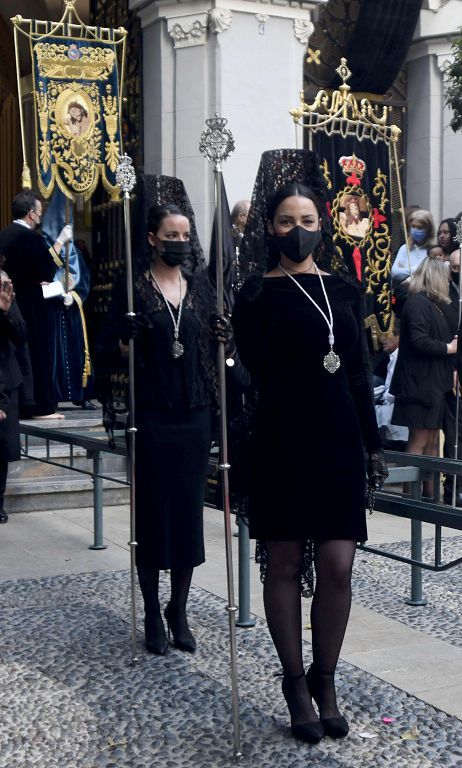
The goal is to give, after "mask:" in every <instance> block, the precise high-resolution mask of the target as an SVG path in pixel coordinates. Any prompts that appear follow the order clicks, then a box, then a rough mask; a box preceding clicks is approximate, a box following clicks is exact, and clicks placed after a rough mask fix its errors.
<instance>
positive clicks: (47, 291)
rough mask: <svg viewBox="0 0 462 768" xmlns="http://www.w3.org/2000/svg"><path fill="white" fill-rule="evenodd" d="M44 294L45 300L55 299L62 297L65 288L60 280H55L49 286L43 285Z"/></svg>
mask: <svg viewBox="0 0 462 768" xmlns="http://www.w3.org/2000/svg"><path fill="white" fill-rule="evenodd" d="M42 293H43V298H44V299H53V298H54V297H55V296H62V295H63V293H64V288H63V286H62V284H61V283H60V282H59V281H58V280H55V281H54V282H53V283H48V285H42Z"/></svg>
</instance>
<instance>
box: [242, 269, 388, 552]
mask: <svg viewBox="0 0 462 768" xmlns="http://www.w3.org/2000/svg"><path fill="white" fill-rule="evenodd" d="M297 280H298V281H299V282H300V284H301V285H303V288H304V289H305V290H306V291H307V292H308V293H309V294H310V295H311V296H312V297H313V299H314V300H315V301H316V302H317V303H318V304H319V305H320V307H321V308H322V309H323V310H324V312H325V313H326V314H327V311H326V302H325V299H324V296H323V293H322V288H321V284H320V280H319V278H318V276H317V275H316V274H306V275H301V276H298V277H297ZM323 280H324V285H325V287H326V291H327V295H328V297H329V301H330V305H331V308H332V313H333V317H334V334H335V351H336V352H337V354H338V355H340V358H341V367H340V369H339V370H338V371H337V372H336V373H334V374H331V373H328V371H326V370H325V368H324V367H323V357H324V355H326V354H327V352H328V351H329V343H328V329H327V325H326V323H325V321H324V319H323V318H322V316H321V315H320V314H319V312H318V311H317V310H316V309H315V307H313V305H312V304H311V302H310V301H309V300H308V298H307V297H306V296H304V295H303V293H302V292H301V291H300V290H299V289H298V288H297V286H296V285H294V283H293V282H292V280H291V279H290V278H289V277H285V276H284V277H281V278H278V277H276V278H269V277H268V278H264V277H262V276H251V277H250V278H249V279H248V280H247V282H246V284H245V285H244V288H243V289H242V291H241V293H240V294H239V297H238V300H237V303H236V306H235V310H234V314H233V326H234V330H235V337H236V342H237V347H238V351H239V355H240V357H241V360H242V362H243V363H244V365H245V366H246V367H247V369H248V370H249V371H250V373H251V374H252V376H253V378H254V381H255V384H256V386H257V389H258V410H257V416H256V427H255V438H254V442H253V448H252V456H251V473H250V475H251V483H250V502H249V522H250V534H251V536H252V537H255V538H258V539H261V540H277V541H281V540H291V539H309V540H321V539H335V538H338V539H350V540H356V541H365V540H366V539H367V529H366V519H365V477H366V475H365V460H364V446H365V447H366V448H367V449H368V450H369V451H373V450H378V449H379V448H380V438H379V435H378V430H377V423H376V419H375V411H374V406H373V402H372V396H371V390H370V387H369V381H368V374H367V367H366V363H365V360H364V358H363V345H362V339H361V332H360V328H361V322H362V320H361V297H360V293H359V290H358V289H356V288H355V286H353V285H352V284H351V283H348V282H346V281H345V280H344V279H343V278H342V277H340V276H337V275H328V276H324V277H323Z"/></svg>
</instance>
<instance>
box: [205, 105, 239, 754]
mask: <svg viewBox="0 0 462 768" xmlns="http://www.w3.org/2000/svg"><path fill="white" fill-rule="evenodd" d="M205 122H206V125H207V130H205V131H203V133H202V135H201V140H200V144H199V151H200V152H201V154H203V155H204V157H205V158H206V159H207V160H209V161H212V162H213V173H214V182H215V195H214V197H215V210H216V222H217V226H216V229H215V248H216V255H217V258H216V287H217V310H218V313H219V314H220V315H222V314H223V313H224V279H223V206H222V199H221V187H222V178H221V162H222V161H223V160H226V158H227V157H228V156H229V155H230V154H231V152H232V151H233V150H234V139H233V137H232V134H231V131H229V130H228V129H227V128H225V125H226V123H227V120H226V119H225V118H222V117H218V115H215V117H213V118H210V119H209V120H206V121H205ZM225 357H226V355H225V344H224V342H219V344H218V358H217V369H218V387H219V400H220V463H219V465H218V466H219V469H220V471H221V473H222V499H223V513H224V528H225V552H226V577H227V584H228V605H227V606H226V610H227V611H228V620H229V646H230V672H231V705H232V719H233V736H234V750H233V754H234V759H235V760H236V762H237V761H239V760H240V759H241V758H242V752H241V732H240V721H239V690H238V676H237V644H236V611H237V607H236V603H235V597H234V576H233V552H232V533H231V508H230V500H229V469H230V465H229V463H228V431H227V417H226V360H225Z"/></svg>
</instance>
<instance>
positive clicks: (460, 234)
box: [452, 219, 462, 507]
mask: <svg viewBox="0 0 462 768" xmlns="http://www.w3.org/2000/svg"><path fill="white" fill-rule="evenodd" d="M455 240H457V242H458V243H459V256H460V259H459V270H460V268H461V267H462V219H459V221H458V222H457V229H456V237H455ZM460 289H461V285H460V282H459V286H458V290H459V320H458V323H457V333H459V331H460V320H461V317H462V294H461V290H460ZM459 343H460V340H459V339H458V340H457V344H458V345H459ZM459 410H460V382H459V371H458V369H457V367H456V430H455V433H454V434H455V437H454V458H455V459H456V460H457V459H458V458H459ZM456 496H457V475H454V477H453V479H452V506H453V507H455V506H456Z"/></svg>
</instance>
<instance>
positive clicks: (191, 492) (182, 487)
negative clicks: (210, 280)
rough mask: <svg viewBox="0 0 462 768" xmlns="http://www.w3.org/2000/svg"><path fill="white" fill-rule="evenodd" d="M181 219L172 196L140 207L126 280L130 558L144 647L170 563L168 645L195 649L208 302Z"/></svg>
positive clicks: (206, 436)
mask: <svg viewBox="0 0 462 768" xmlns="http://www.w3.org/2000/svg"><path fill="white" fill-rule="evenodd" d="M189 237H190V222H189V219H188V218H187V217H186V216H185V215H184V214H183V212H182V210H180V209H179V208H178V207H177V206H176V205H166V206H163V207H155V206H154V207H152V208H151V209H150V210H149V214H148V242H149V244H150V246H151V263H150V265H149V268H148V269H146V271H145V272H144V273H143V274H142V275H140V277H139V278H138V279H137V280H135V309H136V317H135V318H134V319H132V320H131V321H130V322H129V323H128V324H126V326H125V329H124V332H123V333H121V336H122V341H121V343H122V344H123V342H125V343H126V341H127V337H129V338H130V337H131V338H134V339H135V365H136V371H135V402H136V424H137V435H136V463H135V467H136V470H135V471H136V538H137V541H138V546H137V551H136V561H137V570H138V577H139V582H140V587H141V591H142V593H143V598H144V606H145V637H146V648H147V650H148V651H150V652H151V653H155V654H159V655H163V654H165V653H166V651H167V649H168V642H167V637H166V632H165V625H164V621H163V616H162V611H161V607H160V603H159V597H158V583H159V571H160V570H169V571H170V577H171V597H170V602H169V603H168V605H167V606H166V608H165V611H164V616H165V619H166V622H167V625H168V629H169V634H170V631H171V633H172V635H173V642H174V644H175V646H176V647H177V648H179V649H181V650H184V651H190V652H194V650H195V648H196V641H195V638H194V636H193V634H192V633H191V630H190V628H189V625H188V621H187V616H186V602H187V598H188V592H189V587H190V583H191V578H192V573H193V569H194V567H195V566H197V565H200V564H201V563H202V562H204V540H203V519H202V510H203V492H204V485H205V479H206V471H207V466H208V456H209V450H210V403H211V399H212V396H211V383H210V381H209V307H208V306H207V303H206V300H205V299H204V296H203V291H202V287H201V286H202V282H201V276H199V277H194V276H193V277H191V276H188V275H187V274H186V272H183V271H182V265H184V263H185V261H186V260H187V259H188V257H189V256H190V254H191V247H190V242H189Z"/></svg>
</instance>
